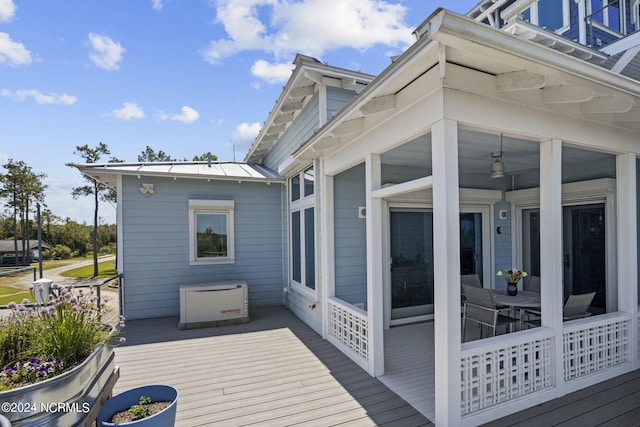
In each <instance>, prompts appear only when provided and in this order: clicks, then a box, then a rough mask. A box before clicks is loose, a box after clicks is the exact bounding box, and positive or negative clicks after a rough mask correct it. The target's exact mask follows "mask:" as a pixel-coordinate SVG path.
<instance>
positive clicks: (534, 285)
mask: <svg viewBox="0 0 640 427" xmlns="http://www.w3.org/2000/svg"><path fill="white" fill-rule="evenodd" d="M525 291H529V292H535V293H537V294H539V293H540V276H530V277H529V283H528V285H527V288H526V289H525Z"/></svg>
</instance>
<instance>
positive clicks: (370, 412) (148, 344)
mask: <svg viewBox="0 0 640 427" xmlns="http://www.w3.org/2000/svg"><path fill="white" fill-rule="evenodd" d="M177 324H178V318H177V317H169V318H159V319H145V320H134V321H129V322H127V326H126V328H125V329H124V332H125V334H124V336H125V337H126V338H127V342H126V343H125V344H123V345H121V346H120V347H118V348H116V364H117V365H118V366H120V380H119V381H118V382H117V384H116V386H115V388H114V393H120V392H122V391H125V390H127V389H130V388H132V387H136V386H141V385H148V384H158V383H162V384H169V385H172V386H174V387H176V388H177V389H178V390H179V392H180V397H179V401H178V413H177V420H176V426H188V427H194V426H200V425H216V426H240V425H260V426H288V425H305V426H308V425H318V426H330V425H345V426H376V425H381V426H383V425H389V426H394V427H395V426H433V424H432V423H431V422H430V421H429V420H428V419H427V418H426V417H425V416H424V415H422V414H421V413H420V412H418V411H417V410H416V409H415V408H413V407H412V406H411V405H409V404H408V403H407V402H406V401H405V400H403V399H402V398H400V397H399V396H398V395H397V394H396V393H394V392H392V391H391V390H390V389H389V388H388V387H387V386H385V385H384V384H383V383H381V382H380V381H379V380H377V379H375V378H372V377H371V376H369V375H368V374H367V373H366V372H365V371H364V370H362V369H360V368H359V367H358V366H357V365H356V364H355V363H353V362H352V361H351V360H350V359H348V358H347V357H346V356H345V355H343V354H342V353H341V352H340V351H339V350H337V349H336V348H335V347H333V346H332V345H331V344H329V343H328V342H327V341H325V340H323V339H322V338H321V337H320V336H318V334H316V333H315V332H314V331H313V330H312V329H310V328H309V327H308V326H306V325H305V324H304V323H303V322H302V321H300V320H299V319H298V318H297V317H296V316H294V315H293V314H292V313H291V312H289V311H288V310H287V309H286V308H284V307H276V308H268V309H260V310H252V311H251V322H250V323H247V324H244V325H234V326H225V327H220V328H206V329H194V330H178V329H177Z"/></svg>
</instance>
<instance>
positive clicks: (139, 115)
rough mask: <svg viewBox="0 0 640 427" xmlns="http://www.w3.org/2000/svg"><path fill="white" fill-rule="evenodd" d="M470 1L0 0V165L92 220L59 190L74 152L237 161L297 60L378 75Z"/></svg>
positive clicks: (76, 177)
mask: <svg viewBox="0 0 640 427" xmlns="http://www.w3.org/2000/svg"><path fill="white" fill-rule="evenodd" d="M445 3H446V4H445ZM476 3H477V0H455V1H451V0H450V1H449V2H444V1H443V0H91V1H87V0H60V1H33V0H31V1H29V0H0V162H1V164H4V163H6V161H7V160H8V159H14V160H22V161H24V162H26V163H27V164H29V165H30V166H31V167H32V168H33V170H34V171H35V172H41V173H45V174H47V176H48V177H47V179H46V184H47V185H48V189H47V194H46V204H47V205H48V207H49V209H51V210H52V211H53V213H54V214H56V215H58V216H60V217H62V218H66V217H69V218H71V219H74V220H77V221H80V222H82V221H86V222H87V223H91V221H92V205H91V200H90V198H86V199H85V200H73V199H72V198H71V195H70V193H71V188H72V187H74V186H77V185H80V184H81V177H80V174H79V172H78V171H77V170H75V169H72V168H69V167H67V166H65V164H66V163H69V162H81V158H80V157H78V156H76V155H74V154H73V152H74V150H75V147H76V146H78V145H84V144H88V145H89V146H90V147H95V146H97V145H98V144H99V143H100V142H104V143H105V144H107V146H108V147H109V149H110V150H111V155H112V156H115V157H117V158H119V159H121V160H125V161H131V162H133V161H136V160H137V156H138V154H140V152H141V151H143V150H144V149H145V148H146V146H147V145H148V146H150V147H152V148H153V149H155V150H156V151H158V150H163V151H164V152H165V153H167V154H169V155H171V156H172V157H175V158H179V159H182V158H187V159H189V160H190V159H191V158H192V157H193V156H194V155H200V154H202V153H206V152H211V153H212V154H215V155H217V156H218V159H219V160H233V157H234V147H235V158H236V160H239V161H240V160H243V158H244V155H245V153H246V152H247V149H248V147H249V146H250V145H251V143H252V142H253V139H254V137H255V136H256V135H257V134H258V131H259V130H260V126H261V125H262V123H263V122H264V120H265V119H266V118H267V116H268V114H269V112H270V110H271V108H272V107H273V105H274V103H275V101H276V99H277V98H278V96H279V94H280V91H281V89H282V87H283V86H284V84H285V83H286V80H287V78H288V76H289V75H290V74H291V69H292V65H291V63H292V61H293V58H294V57H295V54H296V53H302V54H306V55H310V56H313V57H316V58H318V59H319V60H321V61H323V62H326V63H328V64H330V65H334V66H338V67H344V68H349V69H354V70H360V71H363V72H366V73H370V74H378V73H380V72H381V71H382V70H383V69H384V68H386V67H387V66H388V65H389V63H390V59H389V58H390V57H391V56H394V55H398V54H400V53H402V52H403V51H404V50H405V49H406V48H407V47H408V44H409V43H411V41H412V36H411V31H412V30H414V29H415V28H416V27H417V26H418V25H419V24H420V23H421V22H422V21H424V19H426V18H427V17H428V16H429V15H430V14H431V13H432V12H433V11H434V10H435V9H436V8H438V7H440V6H444V7H446V8H448V9H450V10H453V11H455V12H459V13H467V12H468V11H469V10H470V9H471V8H472V7H473V6H475V5H476ZM106 160H107V159H105V161H106ZM100 216H101V217H102V218H103V220H104V221H105V222H108V223H112V222H115V209H114V208H113V207H111V206H108V205H105V206H102V207H101V212H100Z"/></svg>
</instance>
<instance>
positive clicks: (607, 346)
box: [563, 313, 631, 381]
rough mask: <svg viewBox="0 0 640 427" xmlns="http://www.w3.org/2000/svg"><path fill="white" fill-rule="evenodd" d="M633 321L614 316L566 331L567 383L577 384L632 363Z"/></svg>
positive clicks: (578, 323) (584, 322)
mask: <svg viewBox="0 0 640 427" xmlns="http://www.w3.org/2000/svg"><path fill="white" fill-rule="evenodd" d="M630 327H631V319H630V318H629V316H628V315H620V314H618V313H611V314H610V315H606V314H605V315H601V316H598V317H597V318H596V317H594V318H590V319H582V320H579V321H574V322H572V323H571V324H568V325H567V326H565V327H564V337H563V343H564V379H565V381H570V380H574V379H576V378H580V377H583V376H585V375H589V374H593V373H595V372H598V371H600V370H603V369H607V368H610V367H612V366H616V365H620V364H622V363H625V362H627V361H629V357H630V354H629V348H630V346H629V340H630V339H631V337H630V336H629V332H630Z"/></svg>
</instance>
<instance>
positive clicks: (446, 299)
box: [431, 119, 462, 426]
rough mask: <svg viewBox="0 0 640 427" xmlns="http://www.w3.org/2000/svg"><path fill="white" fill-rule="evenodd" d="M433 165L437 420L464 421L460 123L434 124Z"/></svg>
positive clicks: (441, 423)
mask: <svg viewBox="0 0 640 427" xmlns="http://www.w3.org/2000/svg"><path fill="white" fill-rule="evenodd" d="M431 147H432V148H431V149H432V168H433V253H434V256H433V265H434V284H435V289H434V302H435V313H434V318H435V328H434V329H435V330H434V337H435V339H434V342H435V380H436V397H435V403H436V419H435V424H436V425H438V426H455V425H460V422H461V418H462V415H461V396H460V393H461V381H460V369H461V368H460V362H461V361H460V355H461V352H460V345H461V344H460V342H461V335H462V334H461V331H460V327H461V321H460V201H459V188H458V187H459V185H458V123H457V122H456V121H453V120H448V119H444V120H440V121H438V122H436V123H434V125H433V126H432V128H431Z"/></svg>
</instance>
